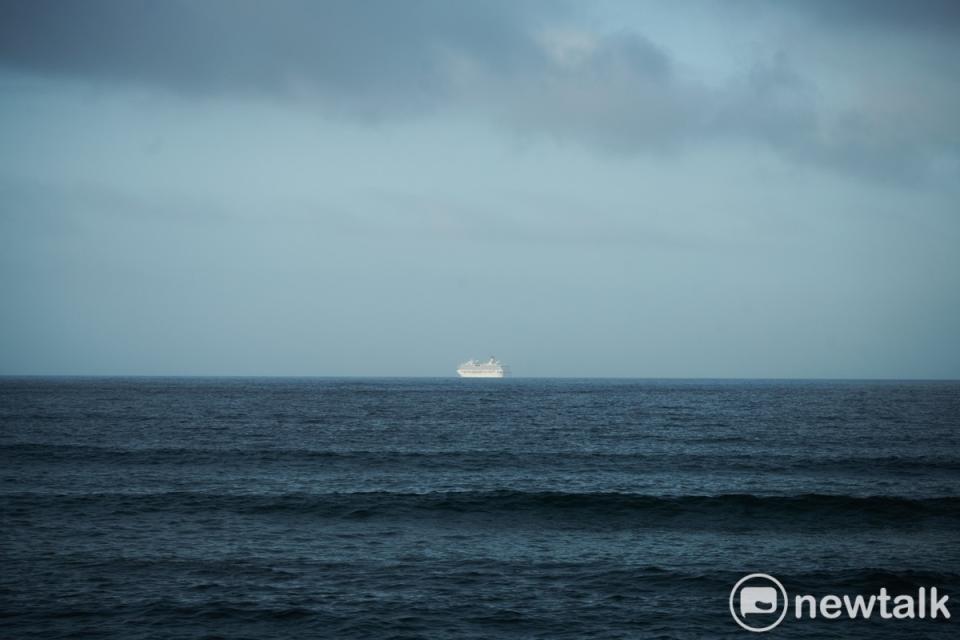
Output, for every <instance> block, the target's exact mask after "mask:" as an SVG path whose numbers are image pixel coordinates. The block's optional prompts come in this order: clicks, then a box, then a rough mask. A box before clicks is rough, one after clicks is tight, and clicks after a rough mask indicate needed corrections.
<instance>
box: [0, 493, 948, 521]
mask: <svg viewBox="0 0 960 640" xmlns="http://www.w3.org/2000/svg"><path fill="white" fill-rule="evenodd" d="M0 504H2V505H5V508H4V510H5V511H7V513H8V515H9V514H15V513H16V512H17V511H18V510H36V509H38V508H43V507H49V508H52V509H60V510H63V511H64V513H67V512H69V511H72V510H79V511H86V510H89V509H95V510H98V511H107V512H109V513H113V514H125V515H132V514H136V513H142V512H152V511H172V512H201V513H204V514H215V513H217V512H224V511H226V512H231V513H239V514H245V515H250V516H266V517H284V516H290V517H308V518H326V519H341V520H370V519H376V518H380V519H410V518H414V519H418V520H423V519H426V518H443V519H449V520H451V521H453V520H457V519H465V518H466V519H481V520H484V519H486V520H491V521H494V522H512V523H520V524H522V523H523V522H525V521H536V522H540V523H543V522H552V523H555V524H557V525H560V526H575V527H586V528H591V527H595V526H624V527H641V528H642V527H681V528H709V527H720V528H723V529H726V530H729V529H753V528H758V527H775V528H788V529H790V528H803V529H818V530H820V529H836V528H873V527H898V528H907V529H909V528H920V527H922V528H924V529H925V530H929V529H931V528H942V527H947V528H960V497H944V498H925V499H908V498H901V497H892V496H867V497H857V496H848V495H828V494H802V495H788V496H761V495H751V494H721V495H680V496H657V495H645V494H633V493H564V492H525V491H513V490H498V491H463V492H457V491H455V492H433V493H392V492H361V493H329V494H315V493H287V494H241V493H237V494H230V493H204V492H163V493H141V494H137V493H96V494H46V493H27V492H22V493H8V494H6V495H4V496H3V497H2V502H0Z"/></svg>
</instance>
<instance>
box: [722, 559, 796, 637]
mask: <svg viewBox="0 0 960 640" xmlns="http://www.w3.org/2000/svg"><path fill="white" fill-rule="evenodd" d="M730 615H732V616H733V619H734V620H736V621H737V624H738V625H740V626H741V627H743V628H744V629H746V630H747V631H754V632H757V633H760V632H761V631H770V629H773V628H774V627H775V626H777V625H778V624H780V623H781V622H783V619H784V618H785V617H787V590H786V589H784V588H783V585H782V584H780V581H779V580H777V579H776V578H774V577H773V576H770V575H767V574H765V573H751V574H750V575H748V576H744V577H742V578H740V579H739V580H738V581H737V584H735V585H733V589H731V590H730Z"/></svg>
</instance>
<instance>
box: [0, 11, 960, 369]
mask: <svg viewBox="0 0 960 640" xmlns="http://www.w3.org/2000/svg"><path fill="white" fill-rule="evenodd" d="M958 36H960V4H958V3H956V2H951V1H934V0H928V1H920V2H914V3H904V2H897V1H894V0H879V1H874V2H869V1H861V0H850V1H846V2H830V1H826V0H824V1H820V0H809V1H806V2H796V3H791V4H786V3H773V2H759V1H754V0H742V1H739V2H710V1H704V2H686V3H671V4H670V5H669V6H668V5H666V4H662V3H653V2H627V1H620V2H618V1H614V0H610V1H606V2H599V3H589V4H588V3H579V4H578V3H562V2H536V1H527V2H492V1H491V2H479V3H467V2H462V3H455V2H440V1H437V2H432V1H421V2H404V3H401V2H388V1H367V2H348V1H327V2H300V1H297V0H287V1H282V2H276V3H269V4H267V3H261V2H255V1H252V0H251V1H245V0H240V1H236V2H230V1H226V0H205V1H203V2H186V1H183V2H181V1H176V0H172V1H169V2H162V3H160V2H149V1H146V0H131V1H127V2H121V1H119V0H91V1H89V2H53V1H51V0H40V1H33V2H27V1H22V0H0V141H2V144H0V300H2V303H0V375H22V374H40V375H45V374H66V375H290V376H301V375H302V376H311V375H319V376H338V375H345V376H362V375H378V376H379V375H383V376H407V375H409V376H427V375H442V376H447V375H453V370H454V368H455V367H456V365H457V364H458V363H459V362H462V361H463V360H466V359H468V358H483V357H487V356H489V355H491V354H495V355H496V356H497V357H499V358H500V359H501V360H503V361H504V362H505V363H507V364H508V365H509V366H510V367H511V369H512V370H513V371H514V372H515V373H516V374H517V375H522V376H575V377H581V376H583V377H603V376H611V377H655V378H656V377H675V378H696V377H709V378H726V377H730V378H762V377H774V378H949V379H958V378H960V251H958V248H960V206H958V205H960V118H958V115H957V114H960V75H958V69H960V37H958Z"/></svg>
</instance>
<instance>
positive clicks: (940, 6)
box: [754, 0, 960, 31]
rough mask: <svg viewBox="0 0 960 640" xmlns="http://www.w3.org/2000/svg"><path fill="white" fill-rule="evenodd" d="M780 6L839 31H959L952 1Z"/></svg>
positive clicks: (808, 1) (812, 0)
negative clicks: (810, 17)
mask: <svg viewBox="0 0 960 640" xmlns="http://www.w3.org/2000/svg"><path fill="white" fill-rule="evenodd" d="M754 4H756V3H754ZM782 4H784V5H786V6H787V7H789V8H790V9H792V10H794V11H797V12H801V13H806V14H808V15H810V16H813V17H814V18H816V19H818V20H820V21H822V22H823V23H825V24H827V25H833V26H836V27H843V28H849V27H871V28H887V29H896V30H904V29H919V30H922V31H956V30H958V29H960V3H958V2H957V1H956V0H914V1H912V2H904V1H903V0H804V2H793V3H782Z"/></svg>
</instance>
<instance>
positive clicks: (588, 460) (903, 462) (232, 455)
mask: <svg viewBox="0 0 960 640" xmlns="http://www.w3.org/2000/svg"><path fill="white" fill-rule="evenodd" d="M4 459H6V460H9V461H14V462H19V463H28V462H29V463H42V462H62V461H70V462H71V463H74V464H82V463H85V462H86V463H91V464H93V463H103V462H110V463H113V464H134V465H174V466H189V465H217V466H222V465H230V464H249V463H257V464H271V463H276V464H283V465H289V464H304V465H314V467H315V468H317V469H318V470H322V469H323V468H326V467H333V466H351V465H358V466H363V467H365V468H403V467H417V468H430V469H445V470H457V469H460V470H471V471H475V470H484V469H490V470H495V469H504V468H524V469H537V468H544V467H555V468H571V467H572V466H574V465H576V466H578V467H582V468H581V469H580V470H590V469H599V470H606V469H613V470H619V471H627V472H634V471H644V470H649V471H657V470H669V471H688V472H691V471H704V472H711V471H718V470H734V471H736V470H741V471H753V472H761V471H775V472H778V473H782V472H786V471H799V472H804V473H818V472H819V473H848V474H876V475H883V474H887V473H899V474H908V475H909V474H915V473H922V474H925V475H929V474H930V473H931V472H942V473H951V472H956V473H960V456H957V455H950V454H941V455H929V454H927V455H916V456H911V455H875V456H849V455H816V454H810V453H803V454H791V453H786V454H784V453H779V454H767V453H764V454H763V455H758V454H756V453H755V452H749V453H736V454H733V453H730V452H722V453H721V452H712V451H696V452H682V453H680V452H643V453H638V452H618V451H612V452H611V451H564V450H556V451H533V452H522V453H518V452H510V451H496V450H480V451H442V450H441V451H423V450H421V451H407V450H380V451H370V450H338V451H331V450H316V449H298V448H287V449H280V448H272V449H254V448H215V447H211V448H203V447H189V448H187V447H183V448H180V447H156V448H151V447H136V448H123V447H106V446H91V445H71V444H56V445H53V444H33V443H16V444H0V460H4Z"/></svg>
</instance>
